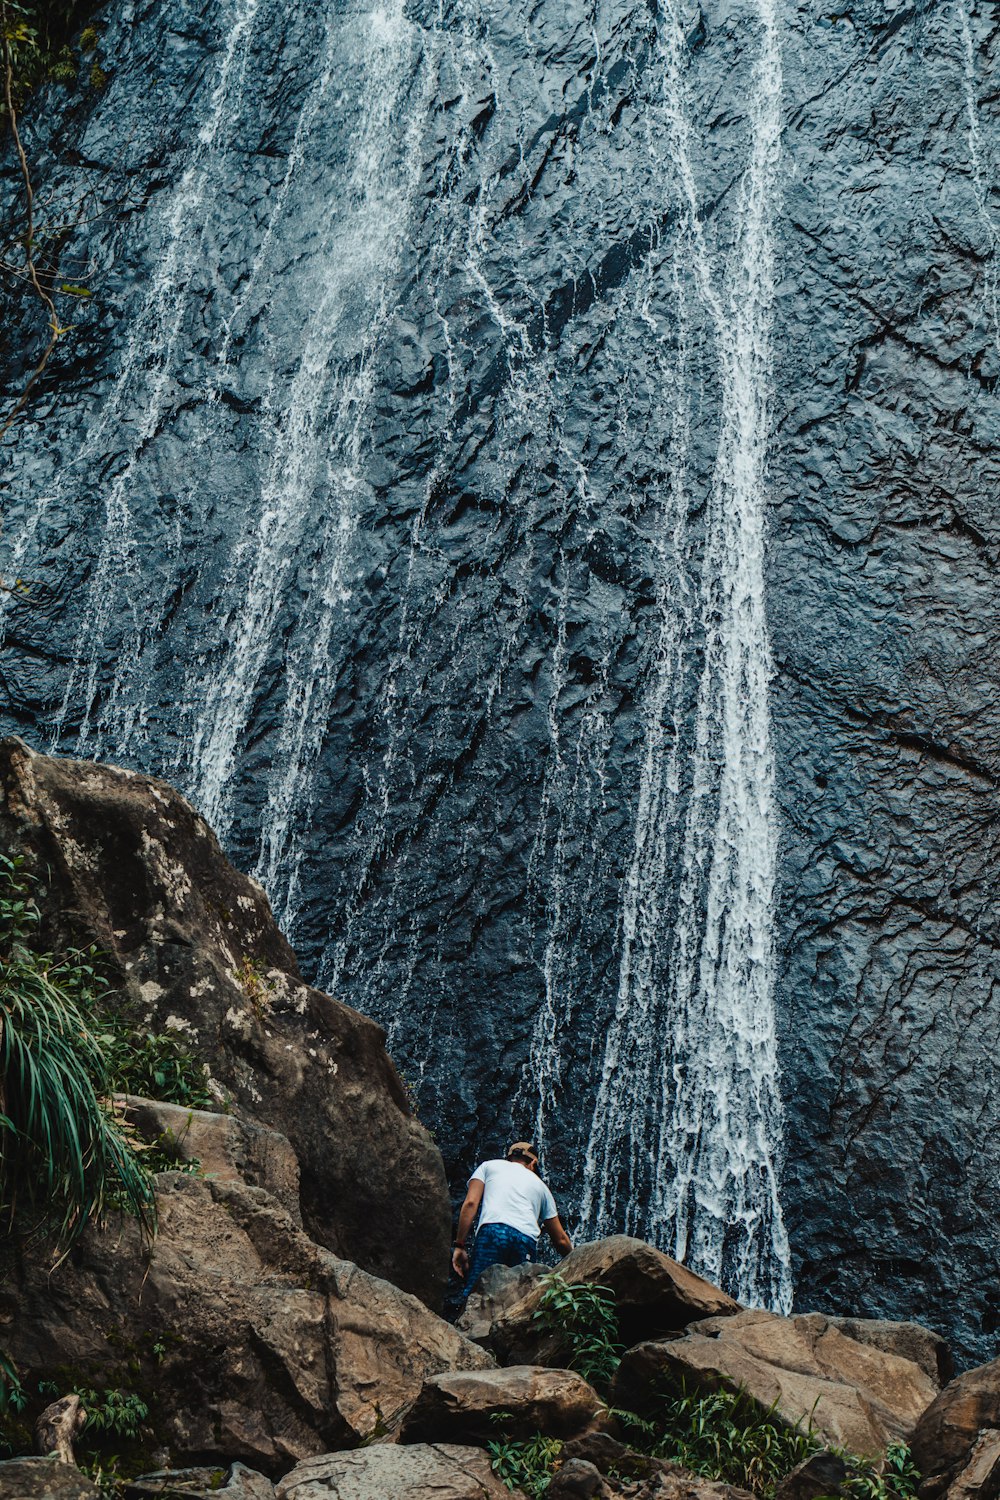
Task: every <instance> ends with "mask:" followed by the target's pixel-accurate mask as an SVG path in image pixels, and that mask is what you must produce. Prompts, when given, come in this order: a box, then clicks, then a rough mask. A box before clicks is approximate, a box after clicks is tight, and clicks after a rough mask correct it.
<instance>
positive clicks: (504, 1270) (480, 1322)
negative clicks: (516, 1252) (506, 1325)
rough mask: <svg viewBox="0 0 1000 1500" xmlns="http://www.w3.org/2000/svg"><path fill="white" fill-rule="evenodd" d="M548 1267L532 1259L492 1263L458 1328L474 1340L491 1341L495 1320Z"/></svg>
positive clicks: (473, 1294) (458, 1323) (512, 1304)
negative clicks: (501, 1264) (522, 1261)
mask: <svg viewBox="0 0 1000 1500" xmlns="http://www.w3.org/2000/svg"><path fill="white" fill-rule="evenodd" d="M548 1269H549V1267H548V1266H540V1265H534V1264H532V1263H531V1262H530V1261H526V1262H525V1263H524V1264H523V1265H520V1266H489V1267H488V1268H487V1269H486V1270H485V1271H484V1272H483V1274H482V1276H480V1278H479V1280H478V1281H477V1282H476V1285H475V1286H474V1287H473V1289H472V1291H471V1292H470V1293H469V1300H468V1301H467V1302H466V1304H465V1309H464V1311H463V1313H462V1316H461V1317H460V1318H459V1319H458V1322H457V1323H456V1324H455V1326H456V1328H457V1329H458V1330H459V1332H460V1333H464V1334H465V1337H466V1338H467V1339H471V1340H472V1342H473V1343H474V1344H486V1345H488V1344H489V1341H490V1334H491V1332H492V1330H493V1325H494V1323H497V1322H499V1320H500V1319H501V1318H502V1317H503V1315H504V1313H506V1312H507V1311H509V1309H510V1308H512V1307H514V1306H515V1305H516V1304H517V1303H518V1302H520V1301H521V1300H522V1298H523V1297H524V1294H525V1292H527V1291H530V1289H531V1284H532V1282H533V1281H536V1280H537V1278H538V1277H539V1276H544V1275H545V1273H546V1271H548Z"/></svg>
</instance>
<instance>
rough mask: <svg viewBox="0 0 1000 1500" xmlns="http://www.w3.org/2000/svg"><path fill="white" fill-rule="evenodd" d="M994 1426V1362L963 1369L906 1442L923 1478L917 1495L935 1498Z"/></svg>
mask: <svg viewBox="0 0 1000 1500" xmlns="http://www.w3.org/2000/svg"><path fill="white" fill-rule="evenodd" d="M987 1428H990V1429H992V1428H1000V1360H997V1359H995V1360H992V1361H991V1362H990V1364H988V1365H979V1366H978V1367H977V1368H976V1369H974V1370H966V1372H965V1374H964V1375H959V1376H958V1378H957V1379H956V1380H953V1381H952V1382H951V1384H950V1385H946V1386H945V1388H944V1390H943V1391H942V1392H941V1393H940V1395H939V1396H938V1397H937V1398H936V1399H935V1400H934V1401H933V1402H932V1403H931V1404H930V1406H929V1407H928V1408H927V1410H926V1411H925V1412H924V1414H923V1416H922V1417H921V1418H920V1421H919V1422H918V1423H917V1426H916V1430H915V1431H914V1433H913V1436H912V1438H911V1440H910V1447H911V1449H912V1451H913V1458H914V1461H915V1463H916V1465H917V1467H918V1468H919V1469H920V1471H921V1473H922V1474H923V1476H924V1481H923V1483H922V1484H921V1486H920V1493H921V1495H922V1496H925V1497H926V1500H936V1497H937V1496H938V1495H943V1494H944V1492H945V1490H947V1489H948V1487H949V1485H950V1484H951V1483H952V1482H953V1481H954V1480H955V1479H957V1478H958V1475H959V1474H960V1473H961V1471H962V1470H963V1469H964V1468H965V1466H966V1464H967V1463H968V1462H969V1460H970V1458H971V1455H972V1451H973V1449H974V1448H975V1446H976V1444H977V1443H978V1441H979V1438H980V1434H981V1433H982V1432H983V1431H984V1429H987Z"/></svg>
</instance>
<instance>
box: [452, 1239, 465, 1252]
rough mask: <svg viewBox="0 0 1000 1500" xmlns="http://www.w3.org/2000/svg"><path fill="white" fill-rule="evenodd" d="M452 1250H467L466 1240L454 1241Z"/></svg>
mask: <svg viewBox="0 0 1000 1500" xmlns="http://www.w3.org/2000/svg"><path fill="white" fill-rule="evenodd" d="M451 1248H452V1249H453V1250H464V1249H465V1241H464V1240H452V1242H451Z"/></svg>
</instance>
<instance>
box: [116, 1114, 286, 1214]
mask: <svg viewBox="0 0 1000 1500" xmlns="http://www.w3.org/2000/svg"><path fill="white" fill-rule="evenodd" d="M125 1106H126V1107H125V1118H126V1119H127V1120H128V1123H129V1124H130V1125H131V1126H133V1127H134V1129H135V1132H136V1134H137V1136H138V1137H139V1139H140V1140H142V1141H145V1142H146V1143H147V1144H148V1145H150V1146H157V1147H158V1148H159V1149H160V1150H161V1151H163V1152H164V1153H165V1154H166V1155H168V1156H169V1157H171V1158H172V1159H174V1160H176V1161H178V1162H197V1163H198V1169H199V1172H200V1174H201V1175H202V1176H203V1177H211V1178H212V1179H213V1181H215V1182H245V1183H247V1184H248V1185H249V1186H250V1187H260V1188H263V1189H264V1191H265V1192H267V1193H270V1194H271V1196H272V1198H276V1199H277V1200H278V1202H279V1203H280V1204H281V1206H282V1208H283V1209H285V1210H286V1211H287V1212H288V1213H289V1214H290V1215H291V1216H292V1218H293V1219H298V1220H299V1221H300V1222H301V1213H300V1206H299V1163H298V1158H297V1157H296V1155H295V1152H294V1151H293V1150H292V1147H291V1144H290V1142H289V1141H288V1138H287V1137H286V1136H283V1135H281V1134H280V1133H279V1132H278V1131H277V1130H268V1129H267V1127H266V1126H263V1125H258V1124H256V1123H255V1122H253V1121H250V1120H241V1119H238V1118H237V1117H236V1116H235V1115H222V1114H213V1113H212V1111H211V1110H207V1109H185V1108H184V1106H183V1105H180V1104H164V1103H163V1101H162V1100H160V1099H140V1098H138V1097H137V1096H135V1095H132V1094H127V1095H125Z"/></svg>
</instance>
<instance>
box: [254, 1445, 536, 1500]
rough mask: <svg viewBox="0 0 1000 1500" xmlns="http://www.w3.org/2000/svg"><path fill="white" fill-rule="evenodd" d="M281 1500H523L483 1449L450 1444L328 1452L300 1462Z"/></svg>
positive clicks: (288, 1477) (280, 1487)
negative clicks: (495, 1470)
mask: <svg viewBox="0 0 1000 1500" xmlns="http://www.w3.org/2000/svg"><path fill="white" fill-rule="evenodd" d="M276 1496H277V1500H390V1497H391V1500H524V1496H523V1494H522V1493H521V1491H520V1490H509V1489H507V1487H506V1485H504V1484H502V1483H501V1482H500V1480H499V1479H497V1477H496V1475H495V1474H494V1473H493V1472H492V1470H491V1468H490V1461H489V1458H488V1456H487V1455H486V1454H485V1453H484V1452H483V1450H482V1449H481V1448H463V1447H459V1446H457V1445H454V1444H450V1443H439V1444H424V1443H419V1444H414V1445H413V1446H411V1447H407V1448H397V1447H389V1446H380V1447H374V1448H362V1449H361V1450H360V1451H359V1452H357V1453H329V1454H326V1455H324V1456H323V1457H320V1458H313V1459H310V1460H309V1462H308V1463H303V1464H299V1465H298V1466H297V1467H296V1468H294V1469H293V1470H292V1472H291V1473H290V1474H287V1475H286V1476H285V1478H284V1479H283V1480H282V1481H281V1482H280V1484H279V1485H278V1486H277V1490H276Z"/></svg>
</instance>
